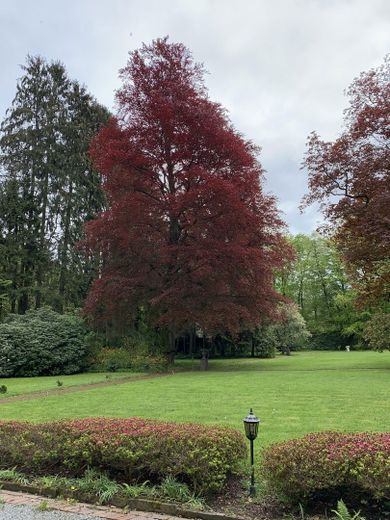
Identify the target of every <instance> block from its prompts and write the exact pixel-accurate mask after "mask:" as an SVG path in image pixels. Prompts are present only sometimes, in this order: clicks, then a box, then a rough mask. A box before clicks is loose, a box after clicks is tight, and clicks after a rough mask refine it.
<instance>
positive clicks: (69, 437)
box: [0, 417, 246, 493]
mask: <svg viewBox="0 0 390 520" xmlns="http://www.w3.org/2000/svg"><path fill="white" fill-rule="evenodd" d="M245 456H246V443H245V439H244V436H243V435H242V434H241V433H240V432H238V431H236V430H232V429H229V428H222V427H219V426H203V425H199V424H177V423H168V422H160V421H154V420H150V419H141V418H137V417H132V418H129V419H111V418H103V417H97V418H91V419H78V420H72V421H58V422H49V423H42V424H33V423H28V422H16V421H12V422H11V421H10V422H7V421H0V460H1V464H2V467H3V468H15V467H16V468H17V469H18V470H21V471H23V472H25V473H27V474H34V475H57V474H58V475H69V476H72V477H79V476H82V475H83V472H84V471H85V469H86V468H87V467H89V468H91V469H96V470H98V471H106V472H107V473H108V474H109V475H110V476H111V477H114V478H117V479H119V480H124V481H126V482H139V481H141V482H143V481H145V480H152V481H153V482H159V481H161V480H163V479H164V477H166V476H173V477H175V478H177V479H179V480H182V481H184V482H187V483H188V484H189V485H190V487H191V489H192V490H193V491H196V492H203V493H208V492H211V491H216V490H218V489H221V487H222V486H223V485H224V484H225V483H226V480H227V479H228V477H229V476H230V475H231V474H235V473H237V472H238V471H239V469H240V465H241V464H242V462H243V459H244V458H245Z"/></svg>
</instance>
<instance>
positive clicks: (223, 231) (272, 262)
mask: <svg viewBox="0 0 390 520" xmlns="http://www.w3.org/2000/svg"><path fill="white" fill-rule="evenodd" d="M203 74H204V71H203V68H202V66H201V65H200V64H197V63H194V61H193V59H192V56H191V54H190V52H189V51H188V50H187V49H186V47H184V46H183V45H182V44H176V43H169V42H168V40H167V38H164V39H158V40H155V41H153V43H152V44H151V45H143V46H142V48H141V49H139V50H136V51H134V52H132V53H131V54H130V57H129V61H128V63H127V65H126V67H125V68H124V69H123V70H122V71H121V78H122V80H123V86H122V88H121V89H120V90H119V91H118V92H117V95H116V100H117V104H118V113H117V117H115V118H113V119H112V120H111V122H110V123H109V124H108V126H106V127H105V128H103V129H102V130H101V131H100V133H99V134H98V136H97V137H96V138H95V140H94V142H93V144H92V147H91V154H92V157H93V160H94V162H95V165H96V167H97V168H98V169H99V170H100V171H101V172H102V174H103V176H104V190H105V192H106V194H107V199H108V205H109V207H108V209H107V211H105V212H104V213H102V214H100V215H99V216H98V217H97V218H96V219H95V220H93V221H91V222H90V223H89V224H88V226H87V239H86V246H87V247H88V248H90V249H92V250H94V251H98V252H99V253H100V254H101V257H102V259H103V261H102V265H103V267H102V270H101V275H100V277H99V278H98V279H97V280H96V281H95V283H94V284H93V286H92V288H91V290H90V292H89V295H88V298H87V301H86V304H85V310H86V312H87V313H88V314H89V315H92V316H93V317H94V319H95V321H96V322H106V323H112V324H114V325H115V324H126V323H131V321H132V320H134V316H135V315H136V313H137V309H139V308H140V307H141V308H144V309H147V315H148V316H149V317H150V320H151V323H152V324H153V325H154V326H157V327H159V328H160V329H161V330H165V331H167V332H168V333H169V336H170V338H171V340H173V339H174V338H175V336H177V334H179V333H183V332H185V331H187V330H189V329H190V328H192V327H193V326H195V325H196V326H198V327H201V328H202V329H203V330H204V331H206V332H207V333H209V334H213V333H216V332H221V331H230V332H232V333H235V332H238V331H240V330H242V329H248V328H251V327H254V326H255V325H257V324H259V322H261V321H262V320H264V319H265V318H266V317H269V316H270V315H271V314H272V313H273V311H274V309H275V306H276V303H277V302H278V301H279V299H280V297H279V295H278V294H277V293H276V292H275V291H274V289H273V286H272V285H273V269H274V268H279V267H281V266H282V265H283V263H284V262H285V261H286V259H287V258H289V256H290V255H291V250H290V248H289V246H288V245H287V244H286V242H285V241H284V239H283V237H282V234H281V233H282V231H283V223H282V221H281V220H280V219H279V217H278V213H277V210H276V207H275V201H274V199H273V198H272V197H270V196H268V195H265V194H264V193H263V191H262V188H261V180H262V177H263V170H262V168H261V165H260V163H259V162H258V159H257V156H258V152H259V150H258V149H257V147H256V146H254V145H253V144H252V143H251V142H250V141H246V140H245V139H244V138H243V137H242V136H241V134H239V133H238V132H237V131H236V130H235V129H234V128H233V126H232V125H231V123H230V121H229V119H228V118H227V115H226V113H225V111H224V109H223V108H222V107H221V106H220V105H219V104H217V103H214V102H212V101H210V100H209V98H208V95H207V91H206V89H205V86H204V83H203ZM167 336H168V335H167ZM171 345H172V341H171Z"/></svg>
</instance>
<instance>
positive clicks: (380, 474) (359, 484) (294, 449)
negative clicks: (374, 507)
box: [262, 432, 390, 503]
mask: <svg viewBox="0 0 390 520" xmlns="http://www.w3.org/2000/svg"><path fill="white" fill-rule="evenodd" d="M262 472H263V475H264V477H265V478H266V480H267V482H268V484H269V486H270V487H271V488H272V489H273V490H274V491H276V492H277V493H278V494H280V495H282V496H284V497H285V498H286V499H288V500H289V501H290V502H292V503H298V502H304V501H308V500H311V499H315V498H316V497H318V496H321V497H322V498H325V499H326V498H329V499H335V498H336V499H339V498H341V497H342V496H343V494H345V493H348V495H349V496H350V497H353V498H354V499H356V500H359V499H360V498H361V499H363V498H366V497H367V496H368V497H373V498H374V499H384V498H386V497H389V494H390V479H389V474H390V433H339V432H322V433H311V434H308V435H306V436H304V437H302V438H299V439H292V440H290V441H287V442H283V443H278V444H273V445H272V446H270V447H269V448H267V449H266V450H265V451H264V453H263V466H262Z"/></svg>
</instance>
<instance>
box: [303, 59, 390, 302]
mask: <svg viewBox="0 0 390 520" xmlns="http://www.w3.org/2000/svg"><path fill="white" fill-rule="evenodd" d="M348 94H349V96H350V106H349V108H348V109H347V110H346V112H345V123H346V126H345V130H344V132H343V134H342V135H341V137H339V138H338V139H336V140H335V141H334V142H325V141H322V140H321V139H320V137H319V136H318V135H317V134H316V133H313V134H312V135H311V136H310V138H309V141H308V151H307V155H306V159H305V163H304V164H305V166H306V167H307V169H308V171H309V188H310V193H309V195H307V196H306V197H305V199H304V200H305V203H306V204H310V203H312V202H314V201H321V202H322V204H323V209H324V212H325V215H326V216H327V217H328V219H329V220H330V223H331V224H332V225H334V226H336V230H335V239H336V241H337V244H338V246H339V248H340V250H341V252H342V254H343V257H344V259H345V261H346V264H347V267H348V268H349V271H350V274H351V275H352V277H353V280H354V283H355V285H356V287H357V289H358V291H359V294H360V301H361V302H362V303H367V302H369V303H377V302H378V301H380V300H381V299H388V298H389V295H390V265H389V260H388V259H389V256H390V176H389V172H390V168H389V165H390V141H389V140H390V57H389V58H387V59H386V60H385V63H384V65H383V66H382V67H380V68H379V69H377V70H370V71H369V72H366V73H362V74H361V75H360V77H358V78H357V79H356V80H355V81H354V82H353V83H352V85H351V87H350V88H349V90H348ZM338 197H339V198H338Z"/></svg>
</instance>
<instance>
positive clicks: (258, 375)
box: [0, 352, 390, 449]
mask: <svg viewBox="0 0 390 520" xmlns="http://www.w3.org/2000/svg"><path fill="white" fill-rule="evenodd" d="M182 365H184V366H186V368H187V369H188V371H186V372H181V373H175V374H168V375H166V376H162V377H157V378H150V379H142V380H139V381H136V380H135V381H134V382H128V383H125V384H121V385H113V386H107V387H103V388H91V389H88V390H87V389H85V390H83V391H78V392H75V393H69V394H64V395H55V396H48V397H39V398H37V399H34V400H30V401H20V402H14V403H13V402H9V403H6V402H5V401H3V402H2V403H1V405H0V416H1V418H2V419H16V420H32V421H48V420H57V419H65V418H77V417H79V418H81V417H93V416H95V417H96V416H107V417H129V416H138V417H149V418H155V419H161V420H168V421H179V422H187V421H190V422H196V423H205V424H206V423H209V424H210V423H212V424H216V423H218V424H221V425H223V426H231V427H234V428H237V429H239V430H241V428H242V422H241V420H242V417H244V416H245V415H246V414H247V412H248V410H249V408H250V407H251V406H252V407H253V408H254V411H255V412H256V414H257V415H258V416H259V417H260V419H261V424H260V433H259V438H258V440H257V441H256V449H261V448H262V447H264V446H265V445H269V444H271V443H274V442H277V441H282V440H286V439H289V438H293V437H299V436H301V435H304V434H305V433H309V432H313V431H321V430H322V431H324V430H328V431H329V430H339V431H386V430H387V429H388V424H389V409H390V406H389V404H390V403H389V396H390V378H389V373H390V353H389V352H384V353H382V354H379V353H376V352H299V353H294V354H293V355H291V356H277V357H276V358H275V359H237V360H225V361H224V360H210V366H209V372H199V371H198V370H197V369H196V368H197V367H198V365H199V361H194V362H193V364H192V363H191V362H186V363H184V364H181V366H182ZM191 368H192V369H193V370H191ZM62 379H63V378H62ZM22 381H23V380H22ZM10 388H11V385H10Z"/></svg>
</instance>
